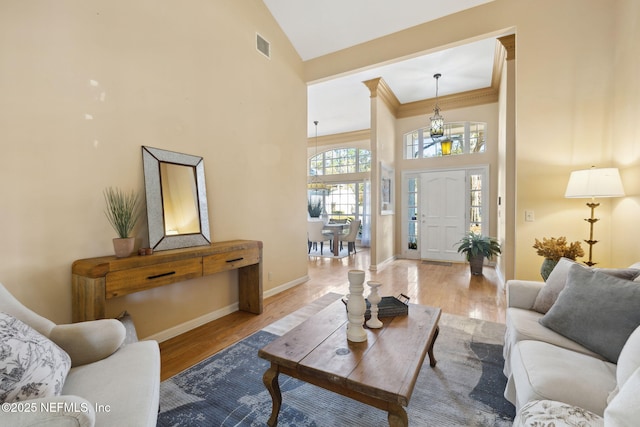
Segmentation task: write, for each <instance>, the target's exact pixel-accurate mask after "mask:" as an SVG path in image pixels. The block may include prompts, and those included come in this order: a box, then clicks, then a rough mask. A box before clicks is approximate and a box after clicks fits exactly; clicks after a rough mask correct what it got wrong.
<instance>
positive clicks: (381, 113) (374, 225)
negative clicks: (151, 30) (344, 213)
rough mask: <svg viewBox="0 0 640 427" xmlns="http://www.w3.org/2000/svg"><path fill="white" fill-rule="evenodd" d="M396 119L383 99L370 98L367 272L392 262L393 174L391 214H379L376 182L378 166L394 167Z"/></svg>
mask: <svg viewBox="0 0 640 427" xmlns="http://www.w3.org/2000/svg"><path fill="white" fill-rule="evenodd" d="M395 129H396V119H395V116H394V114H393V113H392V111H391V109H390V108H389V106H388V105H387V103H386V102H385V101H384V100H383V97H382V96H381V95H380V94H378V95H376V96H374V97H372V98H371V163H372V164H371V242H372V245H371V267H370V268H371V269H372V270H377V269H379V268H381V267H383V266H384V264H385V263H387V262H389V261H391V260H393V259H394V257H395V255H396V252H395V241H396V238H395V224H396V222H395V221H396V218H397V217H398V216H399V212H398V210H397V201H398V200H400V197H399V195H398V188H399V186H398V180H397V174H396V176H395V177H394V178H395V181H394V183H395V187H394V189H393V191H394V192H395V195H394V196H392V197H394V200H395V201H396V209H395V211H394V212H393V213H391V214H388V213H386V214H385V215H382V214H381V210H380V206H381V188H380V180H381V177H382V170H381V167H380V164H381V163H383V164H384V165H385V167H388V168H391V169H393V170H394V171H395V168H396V158H395V152H396V137H395Z"/></svg>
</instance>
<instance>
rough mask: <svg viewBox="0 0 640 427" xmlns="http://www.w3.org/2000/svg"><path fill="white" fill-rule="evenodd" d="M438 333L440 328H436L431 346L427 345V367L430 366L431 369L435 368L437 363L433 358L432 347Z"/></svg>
mask: <svg viewBox="0 0 640 427" xmlns="http://www.w3.org/2000/svg"><path fill="white" fill-rule="evenodd" d="M439 333H440V327H439V326H436V331H435V332H434V334H433V340H431V344H429V350H428V351H429V366H431V367H432V368H433V367H434V366H436V363H438V361H437V360H436V358H435V356H434V355H433V345H434V344H435V343H436V338H438V334H439Z"/></svg>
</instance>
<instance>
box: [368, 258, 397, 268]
mask: <svg viewBox="0 0 640 427" xmlns="http://www.w3.org/2000/svg"><path fill="white" fill-rule="evenodd" d="M395 260H396V256H395V255H394V256H392V257H391V258H387V259H386V260H384V261H382V262H381V263H380V264H371V265H370V266H369V271H380V270H382V269H383V268H385V267H386V266H387V265H389V264H391V263H392V262H393V261H395Z"/></svg>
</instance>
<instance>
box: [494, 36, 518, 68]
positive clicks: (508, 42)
mask: <svg viewBox="0 0 640 427" xmlns="http://www.w3.org/2000/svg"><path fill="white" fill-rule="evenodd" d="M498 41H499V42H500V43H501V44H502V46H504V48H505V50H506V51H507V61H511V60H513V59H516V35H515V34H511V35H509V36H504V37H498Z"/></svg>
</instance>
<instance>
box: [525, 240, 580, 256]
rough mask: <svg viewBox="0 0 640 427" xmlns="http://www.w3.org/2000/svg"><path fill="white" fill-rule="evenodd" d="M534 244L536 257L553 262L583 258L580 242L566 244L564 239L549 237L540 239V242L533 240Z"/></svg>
mask: <svg viewBox="0 0 640 427" xmlns="http://www.w3.org/2000/svg"><path fill="white" fill-rule="evenodd" d="M535 240H536V242H535V244H534V245H533V248H534V249H536V251H537V253H538V255H540V256H543V257H545V258H547V259H551V260H553V261H559V260H560V258H562V257H564V258H569V259H572V260H574V261H575V259H576V258H577V257H581V256H584V251H583V250H582V246H581V245H580V242H577V241H576V242H573V243H570V244H568V243H567V238H566V237H564V236H563V237H558V238H555V237H550V238H548V239H547V238H546V237H543V238H542V242H541V241H540V240H538V239H535Z"/></svg>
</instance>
